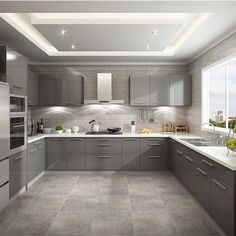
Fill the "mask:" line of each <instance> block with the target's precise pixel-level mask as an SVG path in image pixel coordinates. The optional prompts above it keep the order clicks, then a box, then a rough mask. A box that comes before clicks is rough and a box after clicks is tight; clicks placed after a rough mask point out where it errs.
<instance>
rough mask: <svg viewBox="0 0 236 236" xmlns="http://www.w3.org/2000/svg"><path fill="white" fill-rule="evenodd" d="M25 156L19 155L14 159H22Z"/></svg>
mask: <svg viewBox="0 0 236 236" xmlns="http://www.w3.org/2000/svg"><path fill="white" fill-rule="evenodd" d="M23 157H24V156H19V157H15V158H14V161H17V160H19V159H21V158H23Z"/></svg>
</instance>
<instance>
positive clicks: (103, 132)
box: [86, 130, 122, 135]
mask: <svg viewBox="0 0 236 236" xmlns="http://www.w3.org/2000/svg"><path fill="white" fill-rule="evenodd" d="M86 134H87V135H102V134H107V135H111V134H114V135H118V134H122V132H116V133H112V132H109V131H106V130H104V131H99V132H87V133H86Z"/></svg>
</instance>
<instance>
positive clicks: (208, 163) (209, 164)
mask: <svg viewBox="0 0 236 236" xmlns="http://www.w3.org/2000/svg"><path fill="white" fill-rule="evenodd" d="M202 161H203V162H204V163H205V164H207V165H208V166H211V167H213V166H214V165H213V164H211V163H210V162H208V161H206V160H202Z"/></svg>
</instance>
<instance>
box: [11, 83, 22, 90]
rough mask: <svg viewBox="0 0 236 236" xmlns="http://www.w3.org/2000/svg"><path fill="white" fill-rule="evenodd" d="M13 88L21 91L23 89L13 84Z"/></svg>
mask: <svg viewBox="0 0 236 236" xmlns="http://www.w3.org/2000/svg"><path fill="white" fill-rule="evenodd" d="M13 88H17V89H21V90H22V89H23V87H22V86H19V85H15V84H14V85H13Z"/></svg>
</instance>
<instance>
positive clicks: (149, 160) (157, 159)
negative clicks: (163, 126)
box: [140, 138, 168, 170]
mask: <svg viewBox="0 0 236 236" xmlns="http://www.w3.org/2000/svg"><path fill="white" fill-rule="evenodd" d="M167 161H168V157H167V139H166V138H141V162H140V169H141V170H167V165H168V164H167Z"/></svg>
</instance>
